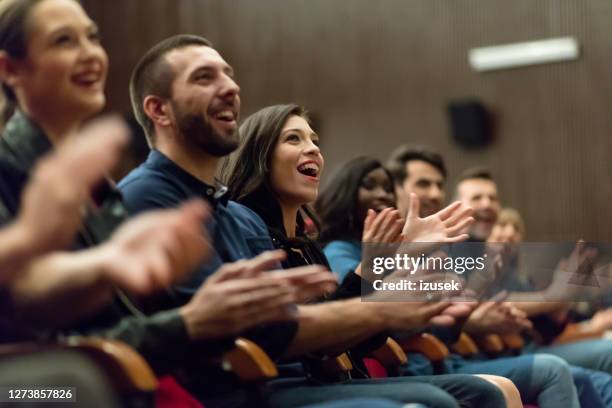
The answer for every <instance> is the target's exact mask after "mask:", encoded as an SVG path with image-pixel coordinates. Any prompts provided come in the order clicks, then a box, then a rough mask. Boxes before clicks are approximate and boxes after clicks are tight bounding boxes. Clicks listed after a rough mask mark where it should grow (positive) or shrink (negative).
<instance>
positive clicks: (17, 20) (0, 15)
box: [0, 0, 42, 123]
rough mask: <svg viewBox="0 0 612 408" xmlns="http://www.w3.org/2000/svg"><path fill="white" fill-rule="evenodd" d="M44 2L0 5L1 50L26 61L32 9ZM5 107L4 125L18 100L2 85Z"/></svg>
mask: <svg viewBox="0 0 612 408" xmlns="http://www.w3.org/2000/svg"><path fill="white" fill-rule="evenodd" d="M41 1H42V0H4V1H3V2H1V3H0V50H2V51H4V52H6V53H7V54H8V55H9V57H11V58H14V59H24V58H26V57H27V55H28V44H27V37H28V27H27V19H28V15H29V14H30V11H31V10H32V7H34V6H35V5H36V4H38V3H40V2H41ZM2 93H3V94H4V98H5V101H4V105H5V106H3V107H2V118H1V119H2V123H4V122H5V121H6V120H7V119H8V118H9V117H10V115H11V114H12V112H13V110H14V107H15V103H16V98H15V93H14V92H13V90H12V89H11V88H10V87H9V86H8V85H6V84H5V83H2Z"/></svg>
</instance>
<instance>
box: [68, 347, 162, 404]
mask: <svg viewBox="0 0 612 408" xmlns="http://www.w3.org/2000/svg"><path fill="white" fill-rule="evenodd" d="M63 344H65V345H66V346H68V347H69V348H70V349H72V350H79V351H81V352H82V353H83V354H85V355H87V356H88V357H90V358H91V359H93V360H94V361H95V362H96V363H97V364H98V366H100V367H102V369H103V370H104V372H106V373H107V375H108V377H109V379H110V380H111V382H112V384H113V386H114V388H115V390H117V391H118V392H120V393H121V392H133V391H137V392H154V391H155V390H156V389H157V378H156V377H155V374H154V373H153V370H152V369H151V367H150V366H149V364H148V363H147V362H146V361H145V359H144V358H143V357H142V356H141V355H140V354H138V353H137V352H136V351H135V350H134V349H133V348H131V347H130V346H128V345H127V344H125V343H123V342H121V341H118V340H107V339H103V338H99V337H69V338H67V339H66V340H65V341H64V342H63Z"/></svg>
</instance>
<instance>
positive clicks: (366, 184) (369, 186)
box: [361, 179, 375, 190]
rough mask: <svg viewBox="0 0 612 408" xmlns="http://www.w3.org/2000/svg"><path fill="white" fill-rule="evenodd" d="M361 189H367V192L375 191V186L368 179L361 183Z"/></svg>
mask: <svg viewBox="0 0 612 408" xmlns="http://www.w3.org/2000/svg"><path fill="white" fill-rule="evenodd" d="M361 187H363V188H365V189H366V190H373V189H374V187H375V186H374V183H373V182H372V181H371V180H367V179H366V180H363V181H362V182H361Z"/></svg>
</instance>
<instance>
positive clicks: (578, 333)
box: [554, 323, 604, 344]
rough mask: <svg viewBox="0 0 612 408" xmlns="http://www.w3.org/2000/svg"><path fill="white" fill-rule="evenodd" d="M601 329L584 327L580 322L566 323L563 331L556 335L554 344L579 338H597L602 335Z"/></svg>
mask: <svg viewBox="0 0 612 408" xmlns="http://www.w3.org/2000/svg"><path fill="white" fill-rule="evenodd" d="M603 334H604V332H603V331H601V330H592V329H585V328H584V326H582V325H581V324H580V323H570V324H568V325H567V326H566V327H565V329H564V330H563V332H562V333H561V334H560V335H559V336H557V338H556V339H555V341H554V344H565V343H573V342H575V341H580V340H588V339H597V338H600V337H601V336H603Z"/></svg>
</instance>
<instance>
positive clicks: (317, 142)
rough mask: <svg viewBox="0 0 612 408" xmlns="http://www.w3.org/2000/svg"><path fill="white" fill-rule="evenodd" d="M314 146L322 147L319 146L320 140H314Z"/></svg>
mask: <svg viewBox="0 0 612 408" xmlns="http://www.w3.org/2000/svg"><path fill="white" fill-rule="evenodd" d="M312 144H314V145H315V146H317V147H320V145H319V139H312Z"/></svg>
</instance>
